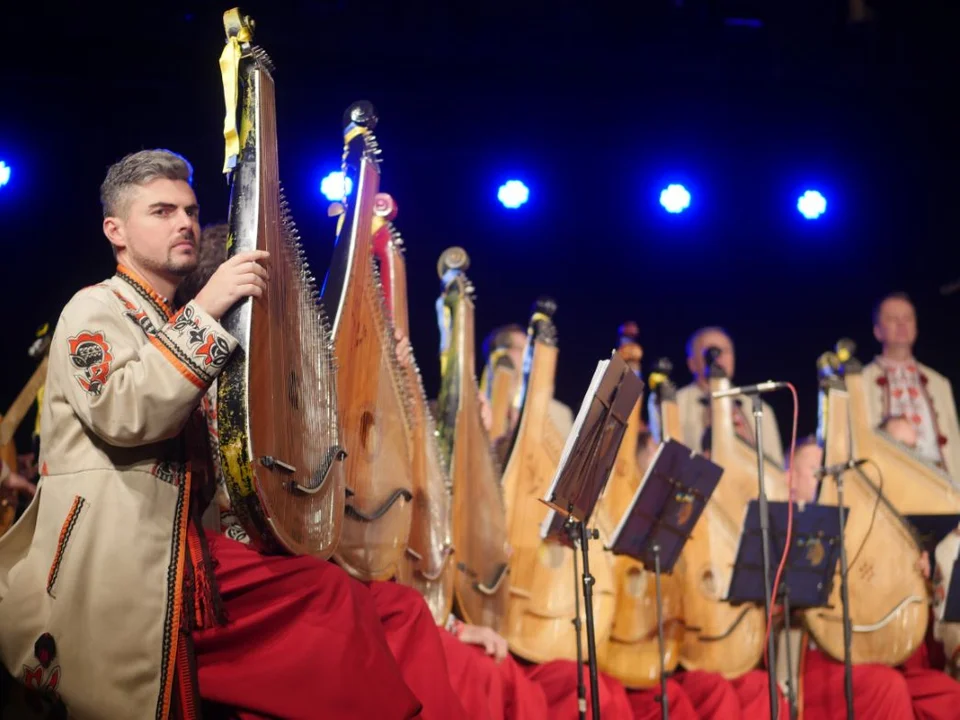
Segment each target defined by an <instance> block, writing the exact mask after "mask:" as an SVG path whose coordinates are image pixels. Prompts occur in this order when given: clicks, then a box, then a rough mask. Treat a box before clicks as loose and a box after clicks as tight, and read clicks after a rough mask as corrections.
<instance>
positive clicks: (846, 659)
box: [827, 468, 854, 720]
mask: <svg viewBox="0 0 960 720" xmlns="http://www.w3.org/2000/svg"><path fill="white" fill-rule="evenodd" d="M846 471H847V469H846V468H844V469H840V470H839V471H833V472H830V473H827V474H828V475H829V476H830V477H832V478H833V481H834V482H835V483H836V484H837V511H838V512H839V513H840V604H841V606H842V607H843V694H844V697H845V698H846V701H847V720H853V717H854V714H853V648H852V645H853V633H852V630H853V628H852V627H851V623H850V590H849V585H848V583H847V543H846V518H845V517H844V514H843V475H844V473H845V472H846Z"/></svg>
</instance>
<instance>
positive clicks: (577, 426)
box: [541, 360, 610, 530]
mask: <svg viewBox="0 0 960 720" xmlns="http://www.w3.org/2000/svg"><path fill="white" fill-rule="evenodd" d="M609 365H610V361H609V360H601V361H600V362H598V363H597V369H596V370H595V371H594V373H593V379H592V380H591V381H590V387H588V388H587V392H586V394H585V395H584V396H583V402H581V403H580V411H579V412H578V413H577V417H576V419H575V420H574V422H573V430H571V431H570V434H569V435H567V442H566V444H564V446H563V453H562V454H561V455H560V464H559V465H557V472H556V473H555V474H554V476H553V482H551V483H550V487H549V488H547V493H546V495H544V496H543V499H544V500H549V499H550V498H552V497H553V494H554V491H555V490H556V489H557V483H558V482H559V481H560V475H561V474H562V473H563V470H564V468H565V467H566V466H567V460H569V459H570V453H571V452H573V447H574V445H576V444H577V438H579V437H580V430H581V429H582V428H583V424H584V423H585V422H586V420H587V415H588V414H589V413H590V406H591V405H593V398H594V396H595V395H596V394H597V388H599V387H600V381H601V380H603V375H604V373H605V372H606V371H607V367H608V366H609ZM552 512H556V511H552ZM551 515H552V513H548V514H547V518H546V520H545V524H544V525H543V527H542V528H541V529H543V530H545V529H546V528H548V527H550V519H551Z"/></svg>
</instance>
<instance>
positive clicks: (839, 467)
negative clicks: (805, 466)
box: [813, 458, 868, 480]
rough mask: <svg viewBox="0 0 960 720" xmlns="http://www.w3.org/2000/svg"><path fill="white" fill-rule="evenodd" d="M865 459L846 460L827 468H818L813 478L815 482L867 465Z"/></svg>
mask: <svg viewBox="0 0 960 720" xmlns="http://www.w3.org/2000/svg"><path fill="white" fill-rule="evenodd" d="M867 462H868V461H867V459H866V458H860V459H859V460H847V461H846V462H843V463H837V464H836V465H828V466H827V467H823V468H818V469H817V470H815V471H814V473H813V474H814V476H815V477H816V478H817V480H822V479H823V478H825V477H826V476H828V475H839V474H840V473H842V472H846V471H847V470H853V468H858V467H860V466H861V465H866V464H867Z"/></svg>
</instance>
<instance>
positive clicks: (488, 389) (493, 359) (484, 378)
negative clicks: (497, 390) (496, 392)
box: [480, 348, 508, 397]
mask: <svg viewBox="0 0 960 720" xmlns="http://www.w3.org/2000/svg"><path fill="white" fill-rule="evenodd" d="M507 352H508V351H507V349H506V348H496V349H495V350H491V351H490V357H489V358H488V359H487V364H486V365H484V367H483V374H482V375H481V376H480V392H482V393H483V394H484V395H486V396H487V397H490V393H492V392H493V372H494V368H496V366H497V361H498V360H500V358H502V357H503V356H504V355H506V354H507Z"/></svg>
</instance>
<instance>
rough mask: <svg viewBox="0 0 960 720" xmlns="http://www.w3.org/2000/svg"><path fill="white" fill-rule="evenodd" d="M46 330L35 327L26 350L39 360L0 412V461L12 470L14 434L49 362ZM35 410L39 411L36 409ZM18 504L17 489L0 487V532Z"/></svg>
mask: <svg viewBox="0 0 960 720" xmlns="http://www.w3.org/2000/svg"><path fill="white" fill-rule="evenodd" d="M49 330H50V326H49V325H46V324H44V325H43V326H42V327H41V328H40V329H39V330H38V331H37V337H36V339H35V340H34V341H33V344H31V345H30V349H29V350H28V351H27V354H28V355H29V356H30V357H31V358H33V359H34V360H36V359H39V360H40V364H39V365H37V369H36V370H34V371H33V375H31V376H30V379H29V380H27V384H26V385H24V386H23V388H22V389H21V390H20V392H19V393H17V397H16V398H14V400H13V402H12V403H11V404H10V407H8V408H7V412H6V414H5V415H0V461H3V463H4V464H5V465H6V466H7V467H8V468H10V470H11V471H12V472H16V471H17V446H16V443H15V442H14V439H13V436H14V435H15V434H16V432H17V428H18V427H20V423H22V422H23V419H24V418H25V417H26V416H27V413H29V412H30V408H31V407H33V404H34V402H35V401H36V400H37V393H39V392H40V388H42V387H43V384H44V383H45V382H46V380H47V364H48V362H49V356H48V354H47V353H48V352H49V350H50V340H51V339H52V337H51V335H50V334H49ZM37 412H39V409H38V410H37ZM17 505H18V498H17V491H16V490H10V489H8V488H5V487H0V535H3V534H4V533H5V532H6V531H7V530H9V529H10V526H11V525H13V523H14V520H16V515H17Z"/></svg>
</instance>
